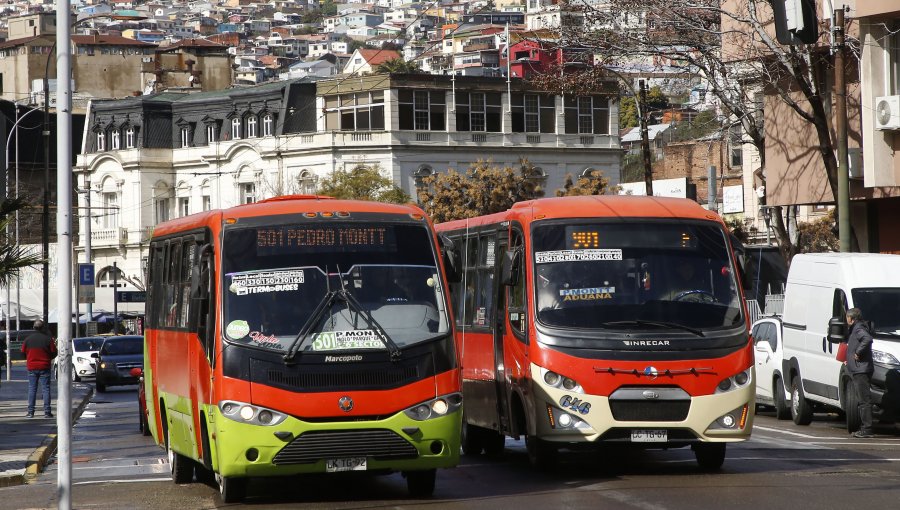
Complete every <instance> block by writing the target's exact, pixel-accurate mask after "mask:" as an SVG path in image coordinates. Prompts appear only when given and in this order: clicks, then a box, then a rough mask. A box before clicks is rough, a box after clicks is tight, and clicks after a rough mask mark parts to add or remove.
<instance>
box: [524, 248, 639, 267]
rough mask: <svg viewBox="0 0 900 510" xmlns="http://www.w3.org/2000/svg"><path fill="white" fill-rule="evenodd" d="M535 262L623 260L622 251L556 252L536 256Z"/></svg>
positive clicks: (546, 252) (540, 253)
mask: <svg viewBox="0 0 900 510" xmlns="http://www.w3.org/2000/svg"><path fill="white" fill-rule="evenodd" d="M534 258H535V262H537V263H538V264H546V263H549V262H585V261H592V260H622V250H620V249H614V250H556V251H540V252H537V253H535V254H534Z"/></svg>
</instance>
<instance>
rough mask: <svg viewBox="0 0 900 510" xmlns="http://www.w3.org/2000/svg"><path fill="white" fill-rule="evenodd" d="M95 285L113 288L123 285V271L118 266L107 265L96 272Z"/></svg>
mask: <svg viewBox="0 0 900 510" xmlns="http://www.w3.org/2000/svg"><path fill="white" fill-rule="evenodd" d="M96 281H97V287H103V288H113V287H124V286H125V283H126V282H125V273H123V272H122V270H121V269H120V268H118V267H113V266H107V267H104V268H103V269H101V270H100V271H99V272H98V273H97V279H96Z"/></svg>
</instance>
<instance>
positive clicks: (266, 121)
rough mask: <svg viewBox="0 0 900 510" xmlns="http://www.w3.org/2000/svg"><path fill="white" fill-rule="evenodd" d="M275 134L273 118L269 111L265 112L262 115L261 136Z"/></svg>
mask: <svg viewBox="0 0 900 510" xmlns="http://www.w3.org/2000/svg"><path fill="white" fill-rule="evenodd" d="M274 135H275V119H274V118H273V117H272V114H271V113H267V114H265V115H264V116H263V136H274Z"/></svg>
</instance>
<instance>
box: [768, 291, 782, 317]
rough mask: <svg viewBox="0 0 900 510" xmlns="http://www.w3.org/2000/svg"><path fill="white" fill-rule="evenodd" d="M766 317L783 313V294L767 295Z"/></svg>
mask: <svg viewBox="0 0 900 510" xmlns="http://www.w3.org/2000/svg"><path fill="white" fill-rule="evenodd" d="M764 313H765V314H766V315H781V314H783V313H784V294H767V295H766V307H765V311H764Z"/></svg>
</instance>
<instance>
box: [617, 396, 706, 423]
mask: <svg viewBox="0 0 900 510" xmlns="http://www.w3.org/2000/svg"><path fill="white" fill-rule="evenodd" d="M609 407H610V410H611V411H612V415H613V419H615V420H616V421H683V420H684V419H685V418H687V415H688V411H690V409H691V401H690V400H659V401H653V402H650V401H640V400H610V401H609Z"/></svg>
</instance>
